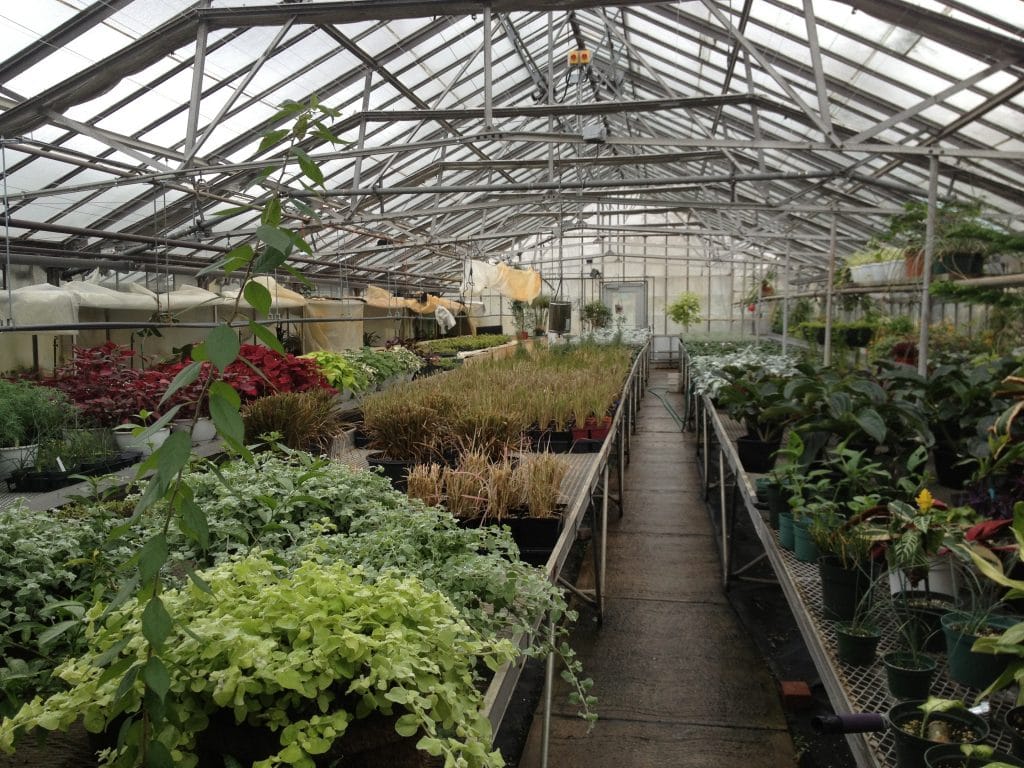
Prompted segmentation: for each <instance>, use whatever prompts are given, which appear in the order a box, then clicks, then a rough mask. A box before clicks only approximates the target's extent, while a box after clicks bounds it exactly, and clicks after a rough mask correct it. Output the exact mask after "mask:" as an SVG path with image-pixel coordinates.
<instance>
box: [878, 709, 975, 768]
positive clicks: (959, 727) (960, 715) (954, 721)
mask: <svg viewBox="0 0 1024 768" xmlns="http://www.w3.org/2000/svg"><path fill="white" fill-rule="evenodd" d="M888 720H889V730H890V731H891V732H892V735H893V739H894V741H895V746H896V766H897V768H927V767H926V764H925V761H924V754H925V752H926V751H927V750H928V749H929V748H930V747H932V746H933V745H935V744H976V743H978V742H980V741H982V740H984V738H985V737H986V736H988V730H989V729H988V723H987V722H985V719H984V718H982V717H980V716H979V715H975V714H973V713H971V712H969V711H967V709H966V708H964V703H963V702H962V701H958V700H955V699H937V698H933V697H929V698H928V699H926V700H924V701H918V700H913V701H904V702H901V703H899V704H897V705H895V706H894V707H893V708H892V709H890V710H889V713H888Z"/></svg>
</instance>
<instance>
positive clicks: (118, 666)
mask: <svg viewBox="0 0 1024 768" xmlns="http://www.w3.org/2000/svg"><path fill="white" fill-rule="evenodd" d="M130 639H131V638H130V637H126V638H124V640H125V642H127V641H128V640H130ZM121 647H122V648H123V647H124V646H121ZM119 652H120V651H119ZM134 663H135V657H134V656H125V657H124V658H121V659H118V660H117V661H115V662H114V663H113V664H111V665H110V666H109V667H107V668H106V669H104V670H103V674H102V675H100V676H99V677H98V678H97V680H96V682H97V683H99V684H100V685H103V684H104V683H105V682H107V681H109V680H113V679H114V678H115V677H120V676H121V675H123V674H124V673H125V672H126V671H128V668H129V667H130V666H131V665H132V664H134ZM96 666H98V665H96Z"/></svg>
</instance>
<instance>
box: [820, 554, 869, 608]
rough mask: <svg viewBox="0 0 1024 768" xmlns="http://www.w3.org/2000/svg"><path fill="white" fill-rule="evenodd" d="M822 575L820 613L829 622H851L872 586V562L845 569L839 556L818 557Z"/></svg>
mask: <svg viewBox="0 0 1024 768" xmlns="http://www.w3.org/2000/svg"><path fill="white" fill-rule="evenodd" d="M818 575H819V576H820V577H821V615H822V617H823V618H825V619H827V620H829V621H849V620H850V619H852V618H853V616H854V614H855V613H856V611H857V606H858V605H859V604H860V601H861V599H862V598H863V597H864V595H865V594H866V593H867V591H868V589H869V588H870V587H871V572H870V565H869V564H864V566H863V567H857V568H846V567H844V566H843V564H842V562H841V561H840V560H839V558H837V557H834V556H832V555H825V556H822V557H819V558H818Z"/></svg>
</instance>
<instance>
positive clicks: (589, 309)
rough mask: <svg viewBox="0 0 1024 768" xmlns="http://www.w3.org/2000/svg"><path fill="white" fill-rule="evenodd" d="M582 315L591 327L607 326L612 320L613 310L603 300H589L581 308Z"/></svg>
mask: <svg viewBox="0 0 1024 768" xmlns="http://www.w3.org/2000/svg"><path fill="white" fill-rule="evenodd" d="M580 316H581V317H582V318H583V320H584V322H586V323H589V324H590V327H591V328H606V327H607V326H608V324H609V323H611V321H612V311H611V310H610V309H609V308H608V306H607V305H605V303H604V302H602V301H588V302H587V303H586V304H584V305H583V306H582V307H581V308H580Z"/></svg>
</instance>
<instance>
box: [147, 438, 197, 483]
mask: <svg viewBox="0 0 1024 768" xmlns="http://www.w3.org/2000/svg"><path fill="white" fill-rule="evenodd" d="M152 455H153V456H155V457H156V459H157V461H156V471H157V473H158V474H159V475H160V476H161V477H162V478H163V479H164V481H165V482H166V483H168V484H170V483H171V482H172V481H173V480H174V478H175V477H177V475H178V473H179V472H180V471H181V470H182V469H184V468H185V466H186V465H187V464H188V460H189V457H190V456H191V455H192V437H191V436H190V435H189V433H188V432H184V431H181V432H172V433H171V434H170V436H169V437H168V438H167V439H166V440H164V444H163V445H161V446H160V448H159V449H157V450H156V451H153V454H152Z"/></svg>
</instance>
